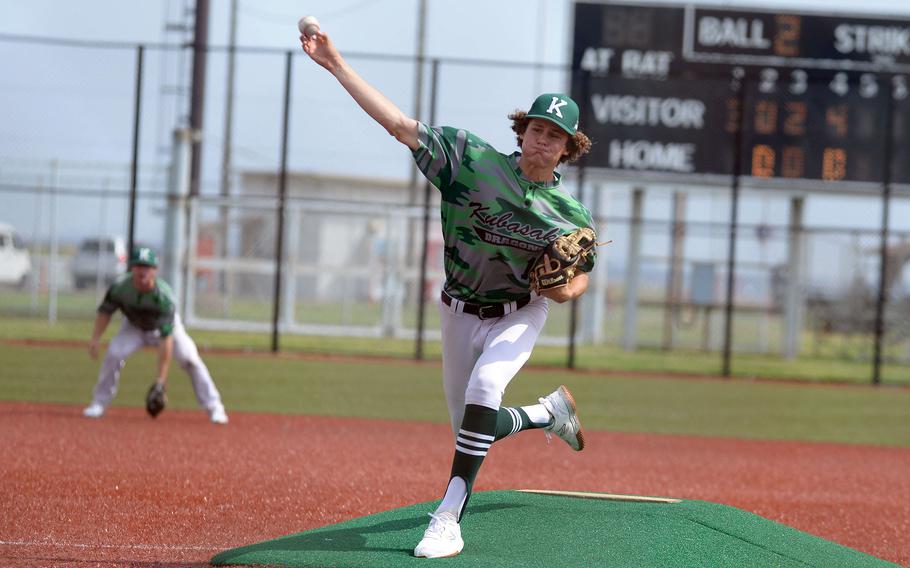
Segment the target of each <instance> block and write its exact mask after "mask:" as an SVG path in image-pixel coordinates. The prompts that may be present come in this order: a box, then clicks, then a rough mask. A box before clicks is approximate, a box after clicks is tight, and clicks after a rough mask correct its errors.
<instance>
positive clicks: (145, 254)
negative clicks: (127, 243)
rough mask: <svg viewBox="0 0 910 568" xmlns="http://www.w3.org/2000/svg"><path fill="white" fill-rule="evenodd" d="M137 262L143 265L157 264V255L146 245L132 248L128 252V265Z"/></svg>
mask: <svg viewBox="0 0 910 568" xmlns="http://www.w3.org/2000/svg"><path fill="white" fill-rule="evenodd" d="M137 264H140V265H143V266H158V255H157V254H155V251H154V250H153V249H150V248H148V247H139V248H134V249H133V252H132V253H131V254H130V266H135V265H137Z"/></svg>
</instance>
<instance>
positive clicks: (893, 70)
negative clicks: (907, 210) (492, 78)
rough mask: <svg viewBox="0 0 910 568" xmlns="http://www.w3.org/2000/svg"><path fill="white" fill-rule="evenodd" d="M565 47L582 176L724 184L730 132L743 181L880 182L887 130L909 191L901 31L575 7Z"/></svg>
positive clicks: (899, 27) (805, 19)
mask: <svg viewBox="0 0 910 568" xmlns="http://www.w3.org/2000/svg"><path fill="white" fill-rule="evenodd" d="M574 39H575V41H574V45H573V55H572V57H573V68H574V69H575V70H578V71H582V72H583V73H580V74H576V79H575V80H574V81H573V85H572V94H573V96H574V97H575V98H576V100H577V101H579V104H581V105H582V106H583V110H582V112H583V116H584V121H585V122H584V124H583V128H584V130H585V132H586V133H587V134H589V135H590V136H591V138H592V139H594V140H595V142H596V144H595V146H594V149H593V150H592V154H591V155H590V159H589V162H588V163H589V164H590V165H592V166H595V167H604V168H610V169H618V170H630V171H643V172H646V171H647V172H650V171H657V172H674V173H695V174H724V175H729V174H732V173H733V171H734V168H733V162H734V156H735V152H734V148H735V143H734V141H735V140H736V134H737V130H738V129H739V128H742V133H741V146H740V156H741V162H740V172H741V173H742V174H744V175H750V176H754V177H758V178H776V179H787V178H792V179H809V180H824V181H832V182H833V181H855V182H882V181H883V180H884V177H885V172H884V167H885V158H886V145H885V137H886V134H887V132H888V129H889V124H888V122H889V116H890V117H891V124H890V128H891V130H892V132H893V138H892V140H893V151H892V155H893V163H892V169H891V171H890V172H889V173H890V178H891V181H893V182H896V183H910V163H908V162H910V160H906V159H904V156H905V155H906V148H907V145H908V142H910V85H908V80H910V20H904V21H901V20H894V19H884V18H864V17H854V16H844V17H840V16H829V15H824V16H823V15H806V14H795V13H772V12H762V11H755V12H749V11H742V10H737V11H731V10H723V9H717V8H710V9H706V8H699V7H693V6H689V7H662V6H642V5H629V4H612V3H610V4H604V3H597V4H595V3H577V4H576V5H575V38H574ZM737 86H741V87H742V92H741V93H739V92H737ZM740 105H742V108H740Z"/></svg>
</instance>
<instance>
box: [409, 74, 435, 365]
mask: <svg viewBox="0 0 910 568" xmlns="http://www.w3.org/2000/svg"><path fill="white" fill-rule="evenodd" d="M438 85H439V60H438V59H434V60H433V69H432V74H431V75H430V124H435V123H436V98H437V96H436V93H437V91H436V89H437V87H438ZM430 187H431V186H430V180H426V181H424V184H423V231H422V233H421V234H422V238H423V245H422V246H421V250H420V282H418V283H417V342H416V345H415V346H414V358H415V359H417V360H421V359H423V335H424V331H425V330H424V327H425V326H426V321H425V320H426V305H425V304H426V301H427V298H426V295H427V291H426V281H427V249H428V248H429V240H430V202H431V201H432V199H431V198H432V195H433V194H432V191H431V190H430Z"/></svg>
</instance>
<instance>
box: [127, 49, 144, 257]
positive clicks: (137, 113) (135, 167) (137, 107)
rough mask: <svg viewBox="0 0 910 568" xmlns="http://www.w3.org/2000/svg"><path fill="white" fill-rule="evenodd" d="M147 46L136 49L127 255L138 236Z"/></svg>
mask: <svg viewBox="0 0 910 568" xmlns="http://www.w3.org/2000/svg"><path fill="white" fill-rule="evenodd" d="M144 56H145V46H144V45H139V46H137V47H136V93H135V95H134V99H133V100H134V102H133V159H132V161H131V162H130V225H129V237H127V239H128V241H127V247H126V248H127V254H132V252H133V245H134V243H135V234H136V186H137V184H138V175H139V128H140V126H141V124H142V121H141V116H142V60H143V59H144Z"/></svg>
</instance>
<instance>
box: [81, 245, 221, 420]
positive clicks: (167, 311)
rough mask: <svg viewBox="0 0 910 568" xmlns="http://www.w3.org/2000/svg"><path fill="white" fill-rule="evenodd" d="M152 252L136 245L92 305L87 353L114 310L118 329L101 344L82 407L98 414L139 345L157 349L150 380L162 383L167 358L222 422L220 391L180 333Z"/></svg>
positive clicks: (89, 413)
mask: <svg viewBox="0 0 910 568" xmlns="http://www.w3.org/2000/svg"><path fill="white" fill-rule="evenodd" d="M157 273H158V256H157V255H156V254H155V251H154V250H152V249H150V248H137V249H135V250H133V251H132V253H131V255H130V271H129V272H127V273H126V274H124V275H122V276H120V277H119V278H118V279H117V280H116V281H115V282H114V283H113V284H112V285H111V287H110V288H108V290H107V294H105V296H104V300H103V301H102V302H101V305H100V306H98V315H97V316H96V318H95V327H94V329H93V331H92V339H91V341H90V342H89V347H88V352H89V355H90V356H91V357H92V359H96V358H97V357H98V343H99V341H100V340H101V336H102V335H104V331H105V330H106V329H107V326H108V324H109V323H110V321H111V317H112V316H113V314H114V312H116V311H117V310H120V311H122V312H123V316H124V317H123V321H122V323H121V325H120V331H119V332H117V335H115V336H114V337H113V338H112V339H111V342H110V345H109V346H108V348H107V353H106V354H105V356H104V362H103V363H102V364H101V371H100V372H99V373H98V383H97V384H96V385H95V388H94V390H93V391H92V403H91V404H90V405H89V406H87V407H86V408H85V410H83V411H82V414H83V415H85V416H87V417H89V418H100V417H102V416H103V415H104V412H105V410H106V409H107V407H108V405H109V404H110V403H111V401H112V400H113V399H114V396H115V395H116V394H117V386H118V384H119V383H120V371H121V369H123V366H124V365H125V364H126V359H127V358H128V357H129V356H130V355H132V354H133V353H134V352H135V351H136V350H137V349H139V348H141V347H142V346H143V345H155V346H157V347H158V374H157V379H156V382H157V383H159V384H162V385H164V384H166V382H167V375H168V367H169V366H170V362H171V357H172V356H173V357H174V358H176V359H177V363H178V364H179V365H180V367H182V368H183V370H184V371H186V372H187V374H188V375H189V376H190V380H191V381H192V383H193V391H195V393H196V400H197V401H198V402H199V406H201V407H202V408H204V409H205V410H206V411H207V412H208V415H209V419H210V420H211V421H212V422H214V423H215V424H227V422H228V417H227V414H226V413H225V411H224V405H223V404H222V403H221V395H220V394H219V393H218V389H217V388H216V387H215V383H214V382H212V377H211V375H210V374H209V370H208V368H207V367H206V366H205V363H203V362H202V358H200V357H199V351H198V350H197V349H196V344H195V343H194V342H193V340H192V338H190V336H189V335H187V333H186V329H184V327H183V324H182V323H181V321H180V315H179V314H177V310H176V304H175V300H174V293H173V292H172V291H171V287H170V286H169V285H168V284H167V282H165V281H164V280H162V279H161V278H158V276H157Z"/></svg>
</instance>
